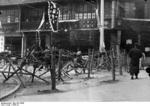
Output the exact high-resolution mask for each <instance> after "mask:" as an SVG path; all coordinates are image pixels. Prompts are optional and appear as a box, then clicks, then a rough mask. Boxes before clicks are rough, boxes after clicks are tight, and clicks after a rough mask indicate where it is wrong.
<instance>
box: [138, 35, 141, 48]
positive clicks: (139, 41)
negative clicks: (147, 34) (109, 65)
mask: <svg viewBox="0 0 150 106" xmlns="http://www.w3.org/2000/svg"><path fill="white" fill-rule="evenodd" d="M138 44H139V45H141V34H138Z"/></svg>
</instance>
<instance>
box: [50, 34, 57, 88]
mask: <svg viewBox="0 0 150 106" xmlns="http://www.w3.org/2000/svg"><path fill="white" fill-rule="evenodd" d="M52 33H53V32H51V35H50V36H51V39H50V41H51V42H50V44H51V45H50V50H51V60H50V61H51V62H50V73H51V81H52V90H56V72H55V63H54V47H52Z"/></svg>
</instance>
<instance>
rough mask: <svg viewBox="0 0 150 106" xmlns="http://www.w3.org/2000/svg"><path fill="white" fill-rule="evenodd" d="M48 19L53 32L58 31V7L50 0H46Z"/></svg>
mask: <svg viewBox="0 0 150 106" xmlns="http://www.w3.org/2000/svg"><path fill="white" fill-rule="evenodd" d="M48 19H49V23H50V27H51V29H52V31H53V32H57V31H58V19H59V9H58V8H57V7H56V4H55V3H54V2H52V1H48Z"/></svg>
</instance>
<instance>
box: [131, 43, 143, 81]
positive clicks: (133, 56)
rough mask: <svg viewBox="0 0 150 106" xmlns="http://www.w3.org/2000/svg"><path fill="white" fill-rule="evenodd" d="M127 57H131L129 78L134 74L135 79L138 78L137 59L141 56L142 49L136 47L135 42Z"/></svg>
mask: <svg viewBox="0 0 150 106" xmlns="http://www.w3.org/2000/svg"><path fill="white" fill-rule="evenodd" d="M129 57H130V58H131V61H130V75H131V79H134V76H135V77H136V79H138V74H139V61H140V58H141V57H142V51H141V50H140V49H138V44H135V46H134V48H132V49H131V50H130V51H129Z"/></svg>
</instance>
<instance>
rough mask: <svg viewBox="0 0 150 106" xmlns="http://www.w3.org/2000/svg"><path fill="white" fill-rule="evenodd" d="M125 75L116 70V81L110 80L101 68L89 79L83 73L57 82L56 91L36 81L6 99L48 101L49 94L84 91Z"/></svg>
mask: <svg viewBox="0 0 150 106" xmlns="http://www.w3.org/2000/svg"><path fill="white" fill-rule="evenodd" d="M126 77H127V78H129V77H128V74H127V73H124V75H123V76H120V75H118V72H116V81H112V73H111V72H108V71H105V70H102V71H99V72H95V73H94V74H91V78H90V79H88V78H87V74H83V75H79V76H77V78H74V79H71V80H67V81H65V82H59V83H58V84H57V87H56V88H57V90H56V91H51V90H50V89H51V86H50V85H45V84H38V83H37V84H34V85H32V84H31V85H28V86H27V87H26V88H22V89H21V90H20V91H19V92H18V93H16V94H15V95H14V96H13V97H10V98H8V99H7V100H8V101H9V100H10V101H47V100H48V101H49V98H51V97H50V96H52V95H53V96H54V95H57V96H58V95H59V94H60V95H63V94H65V93H71V92H77V91H80V90H83V91H84V89H88V88H92V87H97V86H101V85H103V84H105V83H107V82H108V83H114V82H118V81H119V80H120V81H121V80H122V79H124V78H126ZM83 94H84V93H83ZM71 95H72V94H71ZM71 95H69V94H68V97H70V96H71ZM79 95H80V93H79ZM72 96H73V95H72ZM80 96H81V95H80ZM82 96H84V95H82ZM82 96H81V97H82ZM41 97H42V98H41ZM56 98H57V97H56ZM56 98H53V99H52V98H51V100H50V101H57V100H55V99H56ZM59 99H60V100H63V97H62V98H61V96H60V98H59ZM70 99H71V98H70ZM7 100H6V101H7ZM71 100H72V99H71ZM81 100H82V99H81ZM73 101H74V100H73Z"/></svg>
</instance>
